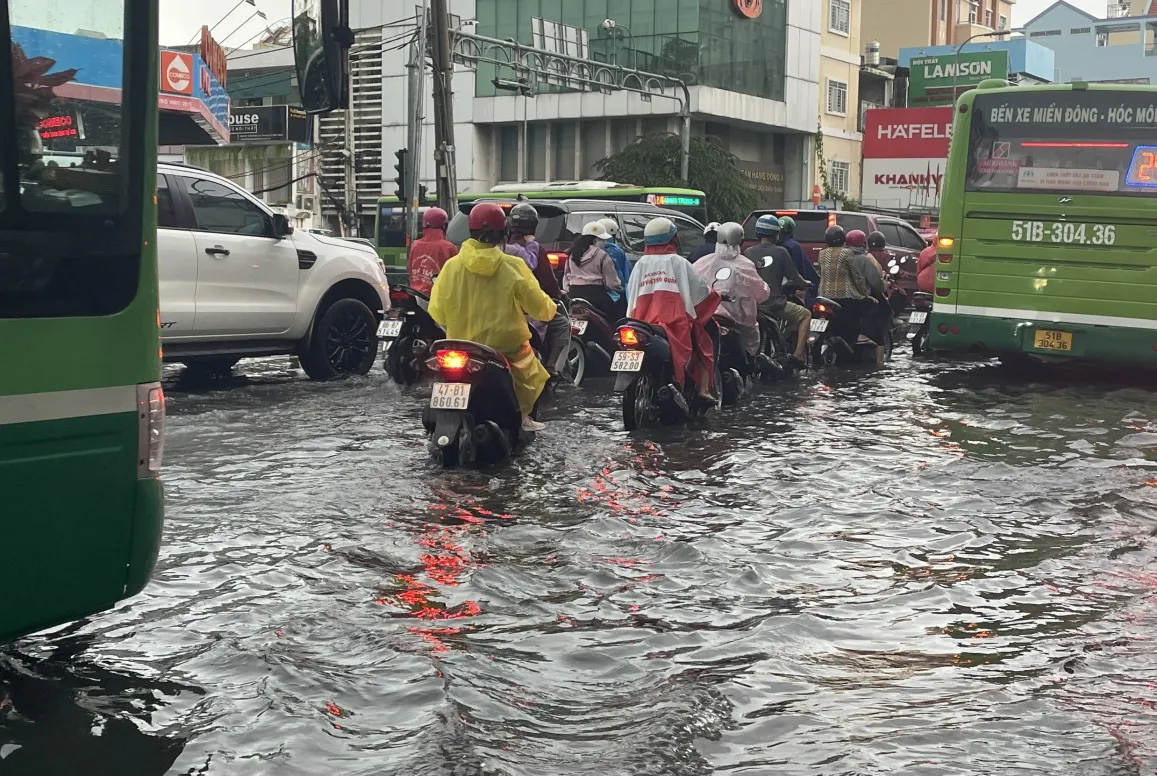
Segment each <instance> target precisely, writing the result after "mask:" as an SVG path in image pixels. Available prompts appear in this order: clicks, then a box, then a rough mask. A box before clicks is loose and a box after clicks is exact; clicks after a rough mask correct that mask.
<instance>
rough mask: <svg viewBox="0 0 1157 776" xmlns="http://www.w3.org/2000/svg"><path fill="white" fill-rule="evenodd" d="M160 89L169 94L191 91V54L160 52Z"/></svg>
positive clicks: (190, 92) (188, 92)
mask: <svg viewBox="0 0 1157 776" xmlns="http://www.w3.org/2000/svg"><path fill="white" fill-rule="evenodd" d="M161 91H162V92H168V93H169V94H192V93H193V55H192V54H182V53H181V52H179V51H162V52H161Z"/></svg>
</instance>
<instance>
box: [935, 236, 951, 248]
mask: <svg viewBox="0 0 1157 776" xmlns="http://www.w3.org/2000/svg"><path fill="white" fill-rule="evenodd" d="M936 244H937V245H938V246H939V247H941V248H951V247H952V246H953V245H955V244H956V238H955V237H938V238H936Z"/></svg>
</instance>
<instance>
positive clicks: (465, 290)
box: [430, 202, 556, 431]
mask: <svg viewBox="0 0 1157 776" xmlns="http://www.w3.org/2000/svg"><path fill="white" fill-rule="evenodd" d="M505 233H506V215H505V214H504V213H503V212H502V208H500V207H498V205H495V204H494V203H493V202H479V203H478V204H477V205H475V206H474V207H473V208H472V209H471V211H470V239H469V240H467V241H466V242H464V243H463V244H462V250H461V251H459V253H458V255H457V256H455V257H454V258H452V259H450V260H449V261H448V262H446V265H445V266H444V267H443V268H442V272H441V274H439V275H438V279H437V280H436V281H435V283H434V288H433V290H432V291H431V293H430V317H431V318H433V319H434V320H435V321H437V322H438V323H439V324H440V325H441V326H442V327H443V328H444V329H445V330H446V337H447V338H448V339H462V340H469V341H472V342H478V343H480V344H483V345H486V346H488V347H491V348H494V349H495V350H497V351H498V352H500V353H502V354H503V355H504V356H506V358H507V360H509V361H510V373H511V377H512V378H513V380H514V393H515V395H516V396H517V397H518V406H519V408H520V409H521V410H522V427H523V428H524V429H526V430H528V431H541V430H542V429H543V428H545V426H544V425H543V424H541V423H538V422H536V421H534V420H532V419H531V417H530V413H531V412H533V411H534V405H535V402H537V401H538V397H539V395H540V394H541V393H542V389H543V388H544V387H545V386H546V383H547V380H548V379H549V377H550V375H549V374H547V371H546V370H545V369H544V368H543V367H542V365H541V364H540V363H539V362H538V359H537V358H536V357H535V355H534V351H533V350H531V347H530V330H529V329H528V328H527V326H526V318H525V316H527V315H529V316H530V317H531V318H535V319H537V320H540V321H543V320H545V321H549V320H551V318H553V317H554V315H555V310H556V306H555V302H554V300H553V299H551V298H550V297H549V296H547V295H546V293H545V292H544V291H543V290H542V287H541V286H539V284H538V281H537V280H536V279H535V277H534V275H533V274H532V273H531V271H530V268H529V267H528V266H526V263H525V262H524V261H522V260H521V259H518V258H516V257H514V256H509V255H507V254H505V253H503V252H502V250H501V249H500V248H499V247H498V246H499V244H501V242H502V238H503V235H504V234H505Z"/></svg>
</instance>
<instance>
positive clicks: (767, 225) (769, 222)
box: [755, 213, 780, 237]
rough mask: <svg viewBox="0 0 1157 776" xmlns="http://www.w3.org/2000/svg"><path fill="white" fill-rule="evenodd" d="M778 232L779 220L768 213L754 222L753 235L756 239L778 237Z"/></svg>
mask: <svg viewBox="0 0 1157 776" xmlns="http://www.w3.org/2000/svg"><path fill="white" fill-rule="evenodd" d="M779 230H780V226H779V219H778V218H776V217H775V216H773V215H771V214H770V213H769V214H767V215H765V216H760V217H759V220H758V221H756V222H755V234H756V235H757V236H758V237H778V236H779Z"/></svg>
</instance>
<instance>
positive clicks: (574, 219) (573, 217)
mask: <svg viewBox="0 0 1157 776" xmlns="http://www.w3.org/2000/svg"><path fill="white" fill-rule="evenodd" d="M614 217H615V214H614V213H607V212H601V213H599V212H592V211H589V210H588V211H584V212H581V213H578V212H576V213H571V214H570V215H568V216H567V217H566V231H565V232H564V233H563V235H562V237H560V238H559V239H560V240H574V239H575V238H576V237H578V236H579V235H580V234H582V232H583V227H584V226H586V225H587V224H589V223H590V222H591V221H598V220H599V219H600V218H614Z"/></svg>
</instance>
